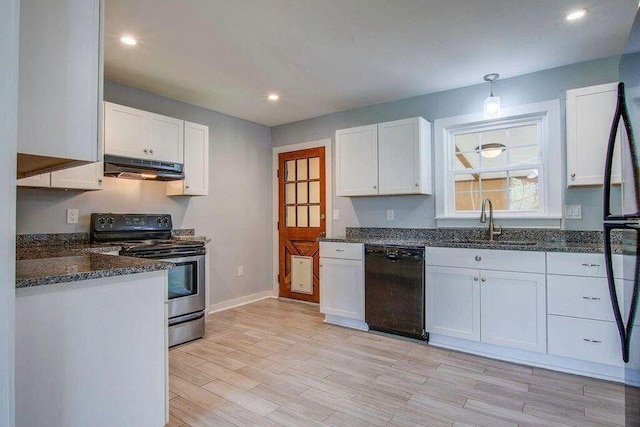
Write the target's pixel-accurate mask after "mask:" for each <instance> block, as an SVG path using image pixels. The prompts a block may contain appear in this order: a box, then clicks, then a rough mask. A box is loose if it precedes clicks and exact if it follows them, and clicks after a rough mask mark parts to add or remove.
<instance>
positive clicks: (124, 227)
mask: <svg viewBox="0 0 640 427" xmlns="http://www.w3.org/2000/svg"><path fill="white" fill-rule="evenodd" d="M91 228H92V229H93V230H95V231H135V230H143V231H155V230H162V231H170V230H171V229H172V223H171V215H167V214H160V215H156V214H153V215H149V214H113V213H93V214H91Z"/></svg>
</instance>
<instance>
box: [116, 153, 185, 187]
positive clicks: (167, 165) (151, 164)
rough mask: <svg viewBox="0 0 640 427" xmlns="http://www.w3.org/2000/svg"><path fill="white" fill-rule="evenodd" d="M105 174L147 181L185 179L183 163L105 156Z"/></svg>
mask: <svg viewBox="0 0 640 427" xmlns="http://www.w3.org/2000/svg"><path fill="white" fill-rule="evenodd" d="M104 174H105V176H112V177H115V178H126V179H141V180H147V181H178V180H181V179H184V171H183V166H182V164H181V163H171V162H159V161H155V160H144V159H132V158H129V157H120V156H111V155H105V156H104Z"/></svg>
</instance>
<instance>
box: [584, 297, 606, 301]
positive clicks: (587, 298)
mask: <svg viewBox="0 0 640 427" xmlns="http://www.w3.org/2000/svg"><path fill="white" fill-rule="evenodd" d="M582 299H586V300H589V301H600V300H601V299H602V298H600V297H582Z"/></svg>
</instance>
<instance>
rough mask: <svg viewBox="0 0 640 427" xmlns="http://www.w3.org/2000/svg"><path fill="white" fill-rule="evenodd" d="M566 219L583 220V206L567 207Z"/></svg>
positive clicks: (565, 209) (565, 211) (565, 210)
mask: <svg viewBox="0 0 640 427" xmlns="http://www.w3.org/2000/svg"><path fill="white" fill-rule="evenodd" d="M564 217H565V219H582V205H565V207H564Z"/></svg>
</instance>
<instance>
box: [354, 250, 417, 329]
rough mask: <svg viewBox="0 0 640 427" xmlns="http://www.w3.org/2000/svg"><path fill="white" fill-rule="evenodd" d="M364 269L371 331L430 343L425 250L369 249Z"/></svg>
mask: <svg viewBox="0 0 640 427" xmlns="http://www.w3.org/2000/svg"><path fill="white" fill-rule="evenodd" d="M364 269H365V282H364V283H365V315H364V317H365V321H366V322H367V324H368V325H369V329H372V330H374V331H380V332H387V333H391V334H396V335H404V336H407V337H411V338H417V339H421V340H427V339H428V335H427V333H426V332H425V330H424V320H425V319H424V305H425V304H424V303H425V300H424V292H425V290H424V276H425V272H424V247H419V246H390V245H384V246H382V245H365V262H364Z"/></svg>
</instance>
